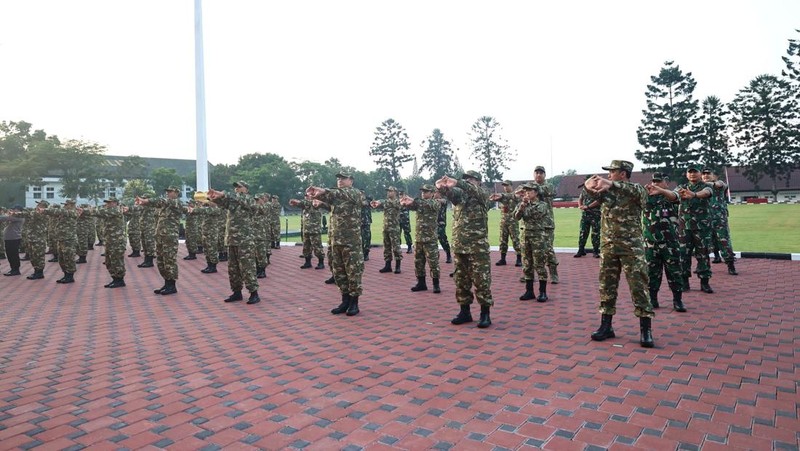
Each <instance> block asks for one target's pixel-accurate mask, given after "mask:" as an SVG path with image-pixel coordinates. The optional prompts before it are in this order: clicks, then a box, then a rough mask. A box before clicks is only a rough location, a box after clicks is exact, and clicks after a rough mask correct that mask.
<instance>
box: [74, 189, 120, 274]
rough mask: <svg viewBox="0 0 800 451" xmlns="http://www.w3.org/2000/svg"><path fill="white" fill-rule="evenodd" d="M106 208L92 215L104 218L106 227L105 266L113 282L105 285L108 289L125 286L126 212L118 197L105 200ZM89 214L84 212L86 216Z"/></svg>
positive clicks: (99, 209)
mask: <svg viewBox="0 0 800 451" xmlns="http://www.w3.org/2000/svg"><path fill="white" fill-rule="evenodd" d="M103 202H105V207H103V208H98V209H97V210H95V211H94V212H91V215H93V216H96V217H99V218H103V219H104V221H103V222H104V223H105V225H106V230H105V234H104V235H103V242H104V243H105V265H106V270H108V274H109V275H110V276H111V282H109V283H107V284H105V285H103V286H104V287H106V288H119V287H124V286H125V249H126V247H127V246H125V212H124V210H123V209H122V208H121V207H120V206H119V202H118V201H117V198H116V197H109V198H108V199H104V200H103ZM86 213H87V212H86V211H84V214H86Z"/></svg>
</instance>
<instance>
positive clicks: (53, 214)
mask: <svg viewBox="0 0 800 451" xmlns="http://www.w3.org/2000/svg"><path fill="white" fill-rule="evenodd" d="M45 214H47V215H48V216H50V218H51V219H53V220H54V221H55V233H56V240H58V241H69V240H76V239H77V238H78V210H75V209H74V208H56V209H52V208H51V209H48V210H45Z"/></svg>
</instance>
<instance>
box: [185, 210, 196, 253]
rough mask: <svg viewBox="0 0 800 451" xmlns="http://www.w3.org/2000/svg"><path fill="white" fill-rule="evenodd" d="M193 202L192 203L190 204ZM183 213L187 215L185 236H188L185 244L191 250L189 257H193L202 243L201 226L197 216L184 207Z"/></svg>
mask: <svg viewBox="0 0 800 451" xmlns="http://www.w3.org/2000/svg"><path fill="white" fill-rule="evenodd" d="M192 204H193V203H190V204H189V205H192ZM192 206H194V205H192ZM183 213H184V214H185V215H186V222H185V223H184V226H183V227H184V234H185V235H184V236H185V237H186V241H185V242H184V245H186V250H187V251H188V252H189V255H188V256H187V257H193V256H194V255H195V254H196V253H197V246H199V245H200V227H199V224H198V223H197V216H195V215H193V214H190V213H189V211H188V210H187V209H186V208H184V210H183Z"/></svg>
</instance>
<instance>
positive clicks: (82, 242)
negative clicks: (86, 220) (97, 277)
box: [75, 224, 94, 257]
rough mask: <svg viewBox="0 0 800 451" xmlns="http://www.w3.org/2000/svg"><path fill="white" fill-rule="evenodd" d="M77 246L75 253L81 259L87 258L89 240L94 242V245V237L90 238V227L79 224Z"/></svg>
mask: <svg viewBox="0 0 800 451" xmlns="http://www.w3.org/2000/svg"><path fill="white" fill-rule="evenodd" d="M76 238H77V240H78V241H77V244H76V245H75V253H76V254H78V256H79V257H86V254H88V253H89V252H88V250H89V240H90V239H91V240H92V244H94V237H91V238H90V237H89V227H88V226H84V225H82V224H78V231H77V237H76Z"/></svg>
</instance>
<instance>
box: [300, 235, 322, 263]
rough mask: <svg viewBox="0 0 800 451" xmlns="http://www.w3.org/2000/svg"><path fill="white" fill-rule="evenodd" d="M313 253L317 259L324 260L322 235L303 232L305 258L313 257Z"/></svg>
mask: <svg viewBox="0 0 800 451" xmlns="http://www.w3.org/2000/svg"><path fill="white" fill-rule="evenodd" d="M312 253H313V254H314V256H316V257H317V258H322V256H323V253H322V235H320V234H319V232H306V231H303V257H306V258H308V257H311V254H312Z"/></svg>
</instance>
